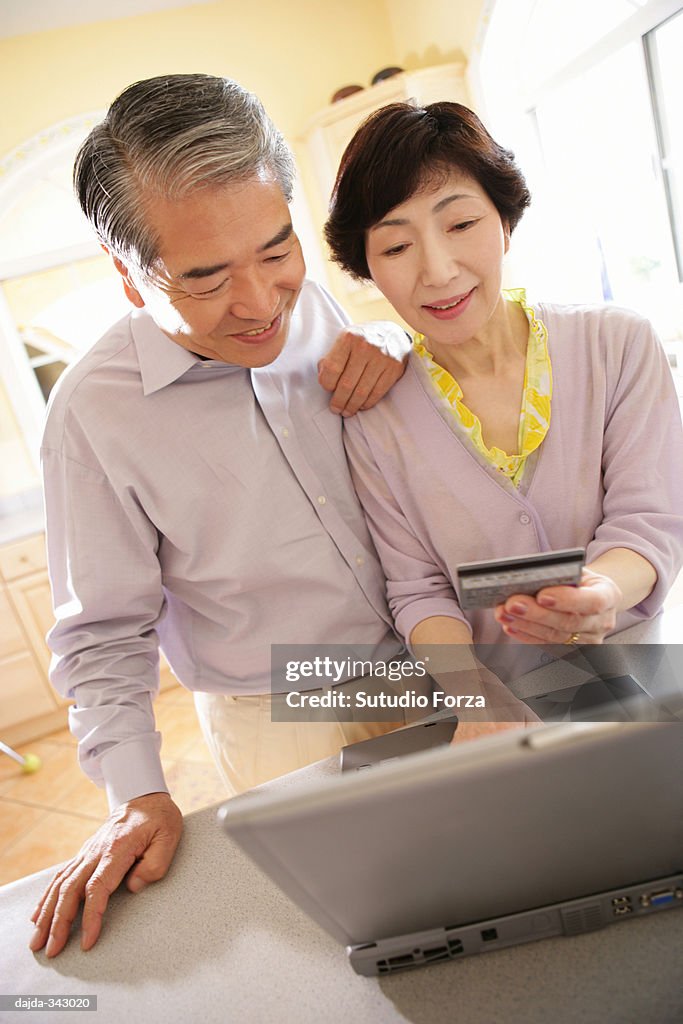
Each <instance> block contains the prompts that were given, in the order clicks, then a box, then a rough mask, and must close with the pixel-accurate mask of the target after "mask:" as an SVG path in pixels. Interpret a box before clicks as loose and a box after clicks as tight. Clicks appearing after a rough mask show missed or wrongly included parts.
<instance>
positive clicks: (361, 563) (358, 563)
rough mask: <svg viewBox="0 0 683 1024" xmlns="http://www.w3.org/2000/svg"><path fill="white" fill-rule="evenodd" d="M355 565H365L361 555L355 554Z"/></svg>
mask: <svg viewBox="0 0 683 1024" xmlns="http://www.w3.org/2000/svg"><path fill="white" fill-rule="evenodd" d="M356 565H365V559H364V558H363V556H362V555H356Z"/></svg>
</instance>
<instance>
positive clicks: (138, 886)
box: [128, 878, 147, 892]
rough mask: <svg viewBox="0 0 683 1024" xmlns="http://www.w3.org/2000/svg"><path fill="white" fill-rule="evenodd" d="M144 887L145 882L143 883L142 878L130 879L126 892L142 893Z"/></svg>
mask: <svg viewBox="0 0 683 1024" xmlns="http://www.w3.org/2000/svg"><path fill="white" fill-rule="evenodd" d="M146 885H147V882H145V881H143V879H142V878H131V880H130V882H129V883H128V891H129V892H142V890H143V889H144V888H145V886H146Z"/></svg>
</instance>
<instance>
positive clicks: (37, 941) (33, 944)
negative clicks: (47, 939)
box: [28, 928, 43, 953]
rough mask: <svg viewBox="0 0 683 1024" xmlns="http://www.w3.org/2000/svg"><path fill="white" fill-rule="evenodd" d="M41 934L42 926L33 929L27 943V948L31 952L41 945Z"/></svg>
mask: <svg viewBox="0 0 683 1024" xmlns="http://www.w3.org/2000/svg"><path fill="white" fill-rule="evenodd" d="M42 936H43V930H42V928H36V930H35V931H34V933H33V935H32V936H31V941H30V942H29V944H28V948H29V949H30V950H31V951H32V952H34V953H35V952H36V950H38V949H40V947H41V946H42V944H43V943H42Z"/></svg>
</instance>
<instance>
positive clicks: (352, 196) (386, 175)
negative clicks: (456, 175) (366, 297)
mask: <svg viewBox="0 0 683 1024" xmlns="http://www.w3.org/2000/svg"><path fill="white" fill-rule="evenodd" d="M453 170H457V171H460V172H462V173H463V174H466V175H468V177H470V178H473V179H474V180H475V181H477V182H478V183H479V185H480V186H481V188H483V190H484V191H485V192H486V194H487V195H488V197H489V199H490V200H491V202H492V203H493V205H494V206H495V207H496V209H497V210H498V213H499V214H500V218H501V220H502V221H503V223H504V224H506V225H507V227H508V229H509V230H510V231H512V230H513V229H514V227H515V226H516V225H517V223H518V222H519V220H520V218H521V216H522V214H523V213H524V210H525V209H526V207H527V206H528V205H529V203H530V201H531V196H530V194H529V190H528V188H527V186H526V182H525V180H524V177H523V175H522V173H521V171H520V170H519V168H518V167H517V165H516V164H515V161H514V155H513V154H512V153H511V152H510V150H508V149H504V148H503V147H502V146H499V145H498V143H497V142H496V141H495V140H494V139H492V138H491V136H490V135H489V133H488V132H487V131H486V128H484V125H483V124H482V123H481V121H480V120H479V118H478V117H477V115H476V114H475V113H473V112H472V111H471V110H469V109H468V107H464V106H462V104H460V103H430V104H429V105H428V106H426V107H417V106H415V105H413V104H411V103H391V104H389V106H387V107H382V108H381V109H380V110H376V111H375V113H374V114H371V115H370V117H368V118H367V120H366V121H364V122H363V124H362V125H361V126H360V128H358V130H357V131H356V134H355V135H354V136H353V138H352V139H351V141H350V142H349V144H348V146H347V147H346V150H345V152H344V155H343V157H342V160H341V164H340V165H339V171H338V173H337V180H336V182H335V186H334V191H333V193H332V199H331V202H330V216H329V219H328V221H327V224H326V225H325V238H326V239H327V242H328V245H329V246H330V249H331V251H332V258H333V259H334V261H335V262H336V263H338V264H339V265H340V266H341V267H342V268H343V269H344V270H346V271H347V272H348V273H350V274H352V275H353V276H354V277H356V278H360V279H361V280H363V279H368V278H369V277H370V271H369V269H368V264H367V260H366V258H365V233H366V231H367V230H368V229H369V228H371V227H372V226H373V225H374V224H377V223H378V222H379V221H380V220H382V218H383V217H384V216H385V215H386V214H387V213H388V212H389V210H393V209H394V207H395V206H398V205H399V204H400V203H403V202H405V201H406V199H409V198H410V196H412V195H414V194H415V193H416V192H419V191H420V190H421V189H422V188H423V187H424V186H425V185H429V184H431V183H432V182H435V183H436V182H438V180H439V178H440V176H441V175H444V176H445V175H447V174H449V173H450V172H451V171H453Z"/></svg>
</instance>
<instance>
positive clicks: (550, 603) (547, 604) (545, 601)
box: [536, 597, 557, 608]
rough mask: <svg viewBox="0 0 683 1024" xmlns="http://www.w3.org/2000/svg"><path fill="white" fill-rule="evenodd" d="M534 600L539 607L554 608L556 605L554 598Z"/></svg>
mask: <svg viewBox="0 0 683 1024" xmlns="http://www.w3.org/2000/svg"><path fill="white" fill-rule="evenodd" d="M536 600H537V601H538V603H539V604H540V605H543V607H544V608H554V607H555V605H556V604H557V601H556V600H555V598H554V597H537V598H536Z"/></svg>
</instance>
